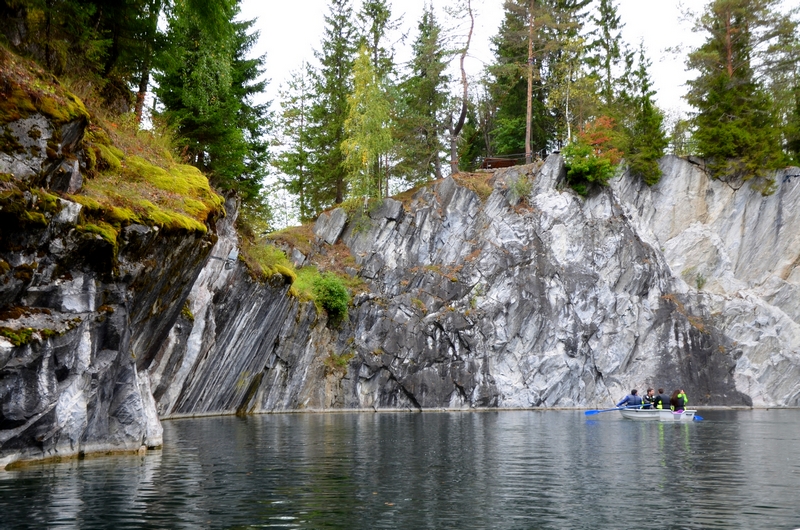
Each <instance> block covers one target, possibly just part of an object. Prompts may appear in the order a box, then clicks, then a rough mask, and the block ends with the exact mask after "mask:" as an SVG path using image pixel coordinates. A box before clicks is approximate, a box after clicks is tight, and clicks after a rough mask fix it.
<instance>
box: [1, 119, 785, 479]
mask: <svg viewBox="0 0 800 530" xmlns="http://www.w3.org/2000/svg"><path fill="white" fill-rule="evenodd" d="M26 119H29V121H30V123H28V124H27V125H25V124H16V125H15V127H18V128H20V130H19V131H17V132H18V133H19V134H18V135H17V136H19V138H22V137H23V136H24V137H27V138H30V140H31V141H30V142H29V143H30V145H28V144H26V143H24V142H21V141H20V142H18V143H19V144H20V145H21V146H22V147H21V149H23V150H25V149H26V150H27V155H25V156H23V155H22V154H19V153H17V154H6V155H5V156H4V157H2V158H0V164H2V172H3V173H4V174H7V175H10V176H11V177H13V178H14V179H17V180H18V181H19V182H25V183H27V184H26V186H27V187H25V186H23V187H22V188H20V187H15V185H12V184H13V183H9V182H8V181H4V182H0V185H2V186H3V189H4V190H7V191H8V190H10V192H11V193H12V195H13V194H14V193H16V195H14V197H13V200H11V199H8V197H10V196H11V195H2V196H0V198H2V200H3V201H5V202H3V203H2V205H1V206H2V208H0V221H1V222H0V306H2V311H1V312H0V328H2V330H4V331H3V337H2V338H0V467H2V466H3V465H5V464H8V463H11V462H14V461H17V460H21V459H34V458H47V457H61V456H70V455H79V454H81V453H85V452H93V451H109V450H136V449H138V448H139V447H141V446H142V445H145V446H150V447H153V446H158V445H160V444H161V427H160V419H163V418H171V417H179V416H186V415H201V414H234V413H239V414H246V413H253V412H268V411H288V410H332V409H346V408H350V409H366V408H371V409H427V408H459V409H460V408H474V407H500V408H511V407H572V406H578V407H596V406H601V407H605V406H608V405H610V404H612V403H614V402H615V401H616V400H618V399H619V398H620V397H621V396H623V395H624V394H625V393H627V391H628V390H629V389H630V388H632V387H638V388H645V387H647V386H653V387H659V386H662V387H664V388H667V389H668V390H672V389H676V388H679V387H680V388H684V389H686V391H687V393H688V395H689V399H690V403H691V404H712V405H765V406H797V405H800V354H799V352H798V350H800V320H799V319H800V297H798V292H797V290H798V284H799V283H800V271H798V268H797V264H798V263H800V245H799V244H798V243H799V241H798V239H800V230H798V227H800V218H798V216H800V208H798V206H799V204H798V203H799V202H800V170H797V169H796V168H790V169H787V170H786V171H784V172H781V173H779V174H778V176H777V179H776V180H775V183H774V184H775V185H774V190H767V189H765V188H763V185H762V187H761V188H758V187H757V186H756V183H755V182H752V181H750V182H745V183H735V182H723V181H717V180H709V179H708V178H707V177H706V175H705V174H704V173H703V172H702V171H701V170H700V169H699V168H698V167H696V166H694V165H692V164H691V163H689V162H687V161H685V160H682V159H678V158H675V157H666V158H665V159H664V160H663V162H662V168H663V170H664V173H665V175H664V177H663V178H662V181H661V183H660V184H658V185H657V186H654V187H652V188H648V187H646V186H644V185H643V184H642V183H641V182H639V181H638V180H637V179H634V178H631V177H629V176H627V175H621V176H619V177H618V178H617V179H615V180H614V181H612V183H611V186H609V187H608V188H606V189H603V190H597V191H595V192H594V193H593V194H591V195H590V196H589V197H588V198H581V197H579V196H578V195H576V194H575V193H574V192H573V191H571V190H570V189H569V188H568V187H567V186H566V185H565V183H564V179H565V171H564V167H563V162H562V160H561V159H560V158H559V157H558V156H551V157H549V158H548V159H547V160H546V162H545V163H544V164H540V165H530V166H520V167H513V168H507V169H503V170H498V171H497V172H496V173H494V176H493V177H492V180H491V181H490V182H489V184H490V186H491V188H487V187H485V186H484V187H483V188H481V187H480V186H478V185H475V184H474V182H472V183H471V181H470V180H469V179H468V178H465V177H457V178H455V179H454V178H446V179H444V180H441V181H438V182H436V183H433V184H431V185H430V186H428V187H426V188H423V189H420V190H418V191H417V192H416V193H415V194H414V195H413V197H411V198H410V199H409V200H408V201H406V202H404V203H403V202H400V201H397V200H393V199H387V200H385V201H383V202H382V203H381V204H378V205H376V206H375V207H373V208H371V209H370V211H369V212H367V213H365V214H362V215H361V216H356V217H355V218H353V217H352V216H348V214H347V213H346V212H345V211H344V210H341V209H337V210H333V211H332V212H329V213H326V214H324V215H322V216H321V217H320V218H319V220H318V221H317V223H316V225H315V228H314V230H315V234H316V236H315V237H316V239H315V241H314V242H313V244H312V245H311V251H310V252H309V250H308V249H307V248H306V249H302V250H301V249H299V248H287V251H288V255H289V256H290V257H291V258H292V259H293V260H294V261H295V262H296V263H298V264H300V263H308V262H311V263H321V264H324V263H326V262H328V261H330V260H333V259H334V256H335V255H337V254H342V253H349V254H350V255H351V256H352V258H353V262H352V263H351V264H350V265H349V266H348V267H347V268H346V270H348V271H350V272H351V273H352V274H357V275H358V276H360V277H361V279H363V280H364V281H365V282H366V283H367V284H368V286H369V289H368V292H363V293H361V294H358V295H357V296H356V297H355V298H354V300H353V303H352V304H351V307H350V310H349V316H348V318H347V319H346V320H345V321H344V322H342V323H341V324H340V325H333V324H331V323H329V322H328V321H327V319H326V317H325V314H324V312H318V310H317V308H316V307H315V306H314V304H313V303H310V302H300V301H299V300H298V299H297V298H296V297H294V296H292V295H291V294H290V293H289V290H290V285H288V283H287V281H286V280H285V278H284V277H283V276H281V275H276V276H273V277H272V278H270V279H269V280H267V281H257V280H254V279H253V277H252V276H251V274H250V273H249V271H248V270H247V268H246V266H245V265H244V263H242V262H241V261H239V260H237V259H236V256H237V254H238V241H237V236H236V232H235V230H234V229H233V224H234V222H235V218H236V214H235V212H236V207H235V204H234V203H233V202H232V201H229V203H228V204H227V205H226V209H227V211H228V212H229V215H228V216H227V217H226V218H224V219H221V220H218V221H217V222H216V226H215V227H214V228H215V230H216V233H214V232H213V231H212V232H211V233H209V234H201V233H199V232H196V233H195V232H191V233H171V234H170V233H165V231H163V230H159V229H158V228H156V227H148V226H144V225H139V224H130V225H128V226H127V227H125V228H124V229H123V230H122V231H121V232H120V234H119V238H118V240H117V242H116V245H113V244H111V243H109V241H108V240H107V239H104V238H103V237H101V236H100V235H97V234H95V233H91V232H87V231H85V230H79V229H77V228H78V224H79V222H80V219H81V215H82V214H81V211H82V206H81V205H79V204H77V203H75V202H72V201H69V200H66V199H64V198H54V197H55V196H54V195H52V194H48V193H45V192H44V191H42V190H43V189H49V190H51V191H52V190H60V191H62V192H69V190H74V189H75V188H76V187H79V186H80V184H81V180H80V178H79V177H80V163H79V162H80V157H75V156H72V155H70V153H69V151H70V149H73V148H74V146H75V145H77V142H78V139H79V138H80V133H79V132H76V130H73V128H71V127H72V126H70V127H67V128H66V129H62V130H61V131H60V132H59V133H58V134H56V133H55V132H54V129H53V127H52V126H51V125H48V123H45V121H46V120H45V121H42V120H41V119H40V118H38V117H36V116H34V117H32V118H26ZM48 127H49V129H48ZM75 127H77V125H75ZM33 129H37V130H40V132H41V134H31V133H30V131H32V130H33ZM51 137H58V138H60V139H61V141H63V142H67V141H71V142H73V143H72V144H70V145H72V146H73V147H72V148H65V149H64V151H65V152H66V153H67V155H70V156H67V155H64V156H61V155H60V154H59V153H60V151H57V150H55V149H53V148H52V147H51V151H53V152H54V153H55V155H54V154H53V152H51V153H50V154H49V155H48V158H47V159H46V160H45V158H42V157H39V158H37V156H38V155H36V156H34V155H35V153H38V152H39V151H37V149H34V147H35V146H36V145H38V144H36V142H37V141H39V139H40V138H44V139H45V140H48V139H51ZM70 139H71V140H70ZM26 141H27V140H26ZM51 143H52V142H51ZM65 145H66V144H65ZM76 174H77V177H76ZM32 183H35V186H34V185H33V184H32ZM36 186H39V188H36ZM23 189H24V190H25V191H24V192H23V191H21V190H23ZM15 190H16V191H15ZM37 190H38V191H37ZM473 190H476V191H477V192H480V194H479V193H477V192H476V191H473ZM765 191H772V193H764V192H765ZM7 199H8V200H7Z"/></svg>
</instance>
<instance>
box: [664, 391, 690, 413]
mask: <svg viewBox="0 0 800 530" xmlns="http://www.w3.org/2000/svg"><path fill="white" fill-rule="evenodd" d="M688 402H689V400H688V399H687V398H686V392H684V391H683V389H682V388H681V389H678V390H676V391H675V392H673V393H672V396H671V397H670V398H669V404H670V408H672V410H673V411H674V412H683V410H684V409H685V408H686V404H687V403H688Z"/></svg>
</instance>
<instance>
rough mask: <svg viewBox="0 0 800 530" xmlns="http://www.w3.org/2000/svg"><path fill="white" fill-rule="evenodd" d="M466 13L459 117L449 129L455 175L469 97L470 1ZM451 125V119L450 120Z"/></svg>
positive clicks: (472, 25) (451, 164)
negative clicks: (467, 23)
mask: <svg viewBox="0 0 800 530" xmlns="http://www.w3.org/2000/svg"><path fill="white" fill-rule="evenodd" d="M467 11H468V12H469V20H470V24H469V33H468V34H467V45H466V46H464V49H463V50H462V51H461V85H462V86H463V88H464V93H463V95H462V99H461V115H460V116H459V117H458V123H456V125H455V127H453V128H452V129H450V173H451V174H453V175H455V174H456V173H458V135H459V134H461V128H462V127H464V121H465V120H466V119H467V101H468V100H467V98H468V97H469V94H468V91H467V89H468V88H469V84H468V83H467V71H466V70H464V59H465V58H466V57H467V52H468V51H469V44H470V42H471V41H472V30H473V29H474V28H475V17H474V16H473V15H472V0H467ZM450 121H451V123H452V117H451V118H450Z"/></svg>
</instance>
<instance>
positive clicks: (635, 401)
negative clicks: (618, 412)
mask: <svg viewBox="0 0 800 530" xmlns="http://www.w3.org/2000/svg"><path fill="white" fill-rule="evenodd" d="M641 405H642V396H640V395H639V391H638V390H636V389H635V388H634V389H633V390H631V393H630V394H628V395H627V396H625V397H624V398H622V400H621V401H620V402H619V403H617V407H636V406H641Z"/></svg>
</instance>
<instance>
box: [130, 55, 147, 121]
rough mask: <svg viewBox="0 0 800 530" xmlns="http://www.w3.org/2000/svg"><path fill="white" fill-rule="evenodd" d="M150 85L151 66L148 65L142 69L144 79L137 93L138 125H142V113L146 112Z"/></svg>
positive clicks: (141, 79) (141, 80) (135, 109)
mask: <svg viewBox="0 0 800 530" xmlns="http://www.w3.org/2000/svg"><path fill="white" fill-rule="evenodd" d="M149 85H150V64H149V63H147V64H146V65H145V66H144V68H143V69H142V77H141V78H140V79H139V91H138V92H136V106H135V107H134V113H135V114H136V124H137V125H141V124H142V113H143V111H144V101H145V99H146V98H147V87H148V86H149Z"/></svg>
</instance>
